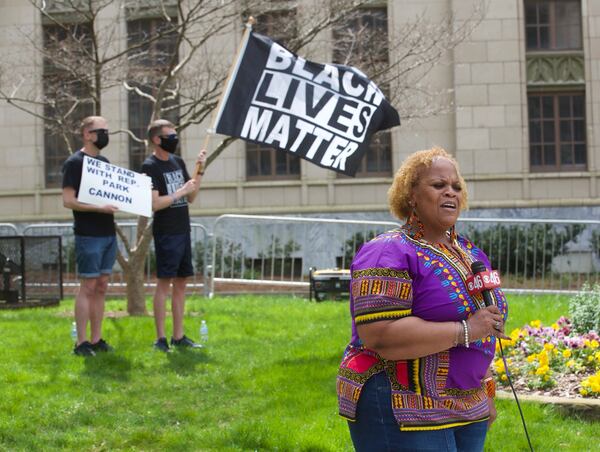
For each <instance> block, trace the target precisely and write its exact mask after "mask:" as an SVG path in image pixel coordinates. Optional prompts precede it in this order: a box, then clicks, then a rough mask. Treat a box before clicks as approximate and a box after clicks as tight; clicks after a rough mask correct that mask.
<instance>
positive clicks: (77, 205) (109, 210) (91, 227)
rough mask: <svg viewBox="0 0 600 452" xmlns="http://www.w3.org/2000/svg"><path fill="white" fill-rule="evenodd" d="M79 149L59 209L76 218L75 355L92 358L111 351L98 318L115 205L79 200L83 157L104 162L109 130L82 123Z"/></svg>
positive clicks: (101, 122) (99, 122)
mask: <svg viewBox="0 0 600 452" xmlns="http://www.w3.org/2000/svg"><path fill="white" fill-rule="evenodd" d="M81 137H82V139H83V148H81V149H80V150H79V151H77V152H75V153H74V154H73V155H71V156H70V157H69V158H68V159H67V160H66V161H65V163H64V164H63V182H62V187H63V190H62V196H63V205H64V206H65V207H66V208H67V209H71V210H73V218H74V220H75V224H74V230H75V255H76V257H77V272H78V274H79V278H80V285H79V291H78V292H77V297H76V298H75V323H76V325H77V343H76V344H75V349H74V350H73V352H74V353H75V354H76V355H83V356H93V355H95V354H96V353H97V352H107V351H111V350H112V347H111V346H110V345H108V344H107V343H106V341H105V340H104V339H102V319H103V317H104V299H105V296H106V289H107V287H108V278H109V276H110V274H111V272H112V267H113V264H114V263H115V259H116V256H117V239H116V236H115V220H114V213H115V212H116V211H117V210H118V209H117V208H116V207H115V206H111V205H106V206H102V207H98V206H94V205H91V204H86V203H82V202H79V201H78V200H77V196H78V195H79V187H80V185H81V173H82V170H83V158H84V157H85V156H86V155H87V156H88V157H91V158H95V159H98V160H102V161H103V162H107V163H108V159H107V158H106V157H103V156H101V155H100V150H101V149H102V148H104V147H105V146H106V145H107V144H108V126H107V122H106V119H104V118H103V117H101V116H89V117H87V118H85V119H83V120H82V121H81ZM88 321H89V322H90V334H91V337H90V340H89V341H88V340H87V331H86V330H87V323H88Z"/></svg>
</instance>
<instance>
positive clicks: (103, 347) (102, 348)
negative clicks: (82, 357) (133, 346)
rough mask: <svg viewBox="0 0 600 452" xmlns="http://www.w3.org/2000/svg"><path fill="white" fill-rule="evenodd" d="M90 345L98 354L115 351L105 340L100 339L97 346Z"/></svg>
mask: <svg viewBox="0 0 600 452" xmlns="http://www.w3.org/2000/svg"><path fill="white" fill-rule="evenodd" d="M90 345H91V346H92V350H94V351H95V352H96V353H98V352H112V351H114V350H115V349H114V348H112V347H111V346H110V345H108V342H106V341H105V340H104V339H100V340H99V341H98V342H96V343H95V344H90Z"/></svg>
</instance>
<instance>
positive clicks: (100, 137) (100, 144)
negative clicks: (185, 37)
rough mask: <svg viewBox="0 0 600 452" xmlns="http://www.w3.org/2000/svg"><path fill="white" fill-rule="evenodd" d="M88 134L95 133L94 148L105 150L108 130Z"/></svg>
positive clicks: (98, 130) (97, 130)
mask: <svg viewBox="0 0 600 452" xmlns="http://www.w3.org/2000/svg"><path fill="white" fill-rule="evenodd" d="M90 132H96V141H94V146H96V147H97V148H98V149H102V148H105V147H106V146H107V145H108V130H106V129H96V130H91V131H90Z"/></svg>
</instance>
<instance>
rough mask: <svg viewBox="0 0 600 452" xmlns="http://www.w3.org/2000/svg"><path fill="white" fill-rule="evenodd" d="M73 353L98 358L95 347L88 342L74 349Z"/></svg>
mask: <svg viewBox="0 0 600 452" xmlns="http://www.w3.org/2000/svg"><path fill="white" fill-rule="evenodd" d="M73 353H74V354H76V355H79V356H96V352H95V351H94V346H93V345H92V344H91V343H90V342H88V341H83V342H82V343H81V344H79V345H77V346H76V347H75V348H74V349H73Z"/></svg>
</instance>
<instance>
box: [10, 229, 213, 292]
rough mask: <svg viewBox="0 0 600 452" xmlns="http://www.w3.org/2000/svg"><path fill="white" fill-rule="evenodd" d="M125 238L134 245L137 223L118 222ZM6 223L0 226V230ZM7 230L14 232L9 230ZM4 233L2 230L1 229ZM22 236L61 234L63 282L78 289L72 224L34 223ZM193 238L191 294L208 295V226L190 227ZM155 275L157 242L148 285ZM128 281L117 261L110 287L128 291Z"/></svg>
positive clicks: (151, 256) (148, 268) (149, 265)
mask: <svg viewBox="0 0 600 452" xmlns="http://www.w3.org/2000/svg"><path fill="white" fill-rule="evenodd" d="M117 225H118V226H119V228H120V229H121V231H122V232H123V234H124V235H125V237H127V239H128V240H129V243H135V240H136V234H137V223H136V222H119V223H117ZM3 226H5V225H3V224H1V223H0V228H2V227H3ZM6 226H12V228H14V231H15V234H17V233H18V230H17V228H16V227H15V226H14V225H10V224H7V225H6ZM7 230H11V231H12V230H13V229H10V228H8V229H7ZM0 231H2V229H0ZM23 235H25V236H44V235H60V236H61V237H62V246H63V260H64V264H63V268H64V274H63V276H64V277H63V281H64V285H65V286H67V287H76V286H78V285H79V277H78V274H77V265H76V260H75V235H74V233H73V224H72V223H39V224H31V225H28V226H26V227H25V228H23ZM191 239H192V253H193V260H194V264H195V265H194V267H195V273H194V276H193V277H191V278H190V280H189V283H188V288H189V289H191V290H192V291H197V290H201V291H202V293H204V295H208V290H209V286H208V285H207V284H205V281H206V280H207V268H206V267H207V266H206V265H204V263H205V262H207V260H208V257H207V254H208V252H209V249H210V246H209V242H210V234H209V232H208V230H207V229H206V227H204V226H203V225H201V224H198V223H192V224H191ZM118 244H119V250H120V251H121V253H122V254H123V255H124V256H127V253H126V251H125V248H124V245H123V243H122V242H121V241H120V240H119V241H118ZM155 272H156V258H155V253H154V243H153V242H151V243H150V249H149V252H148V255H147V256H146V262H145V265H144V273H145V275H146V283H145V284H146V286H147V287H153V286H155V284H156V279H155ZM125 285H126V282H125V279H124V277H123V272H122V269H121V268H120V266H119V264H118V262H115V266H114V268H113V273H112V274H111V276H110V280H109V286H110V287H111V288H113V290H117V291H118V289H119V288H123V290H124V288H125Z"/></svg>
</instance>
